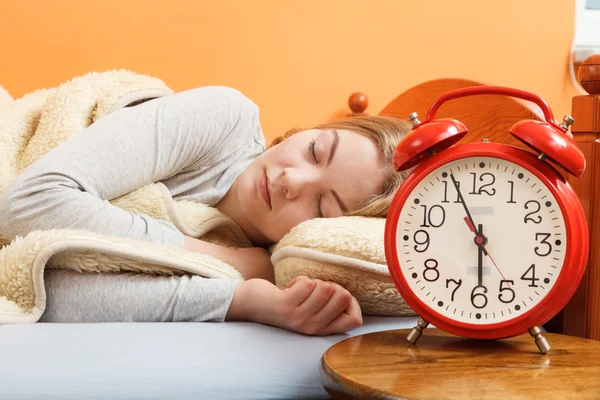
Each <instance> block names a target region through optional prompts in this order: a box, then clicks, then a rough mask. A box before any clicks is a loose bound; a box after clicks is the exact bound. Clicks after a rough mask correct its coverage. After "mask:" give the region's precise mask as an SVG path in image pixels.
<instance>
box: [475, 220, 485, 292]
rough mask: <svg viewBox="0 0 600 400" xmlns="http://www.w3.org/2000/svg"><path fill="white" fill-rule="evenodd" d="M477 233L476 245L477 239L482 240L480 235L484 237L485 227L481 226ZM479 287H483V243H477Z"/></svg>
mask: <svg viewBox="0 0 600 400" xmlns="http://www.w3.org/2000/svg"><path fill="white" fill-rule="evenodd" d="M477 233H478V235H477V237H476V238H475V243H477V242H478V240H477V239H479V238H481V236H480V235H483V225H481V224H479V231H478V232H477ZM477 286H483V241H482V244H479V243H477Z"/></svg>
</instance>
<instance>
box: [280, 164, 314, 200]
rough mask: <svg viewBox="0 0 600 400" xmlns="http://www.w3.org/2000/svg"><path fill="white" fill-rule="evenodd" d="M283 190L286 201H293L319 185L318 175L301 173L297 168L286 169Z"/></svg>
mask: <svg viewBox="0 0 600 400" xmlns="http://www.w3.org/2000/svg"><path fill="white" fill-rule="evenodd" d="M282 183H283V185H282V190H283V194H284V196H285V198H286V199H288V200H293V199H295V198H297V197H298V196H300V195H301V194H302V193H303V192H306V191H309V190H311V189H312V188H314V187H315V185H316V184H317V183H318V176H317V174H314V173H310V172H308V171H301V170H299V169H297V168H284V169H283V179H282Z"/></svg>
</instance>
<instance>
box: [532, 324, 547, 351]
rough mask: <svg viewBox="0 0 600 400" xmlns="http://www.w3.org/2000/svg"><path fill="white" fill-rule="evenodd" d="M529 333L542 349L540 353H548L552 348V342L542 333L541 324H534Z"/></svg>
mask: <svg viewBox="0 0 600 400" xmlns="http://www.w3.org/2000/svg"><path fill="white" fill-rule="evenodd" d="M529 334H530V335H531V336H533V338H534V339H535V344H536V345H537V347H538V349H539V350H540V353H542V354H546V353H547V352H548V351H549V350H550V349H551V347H550V343H548V340H547V339H546V338H545V337H544V336H543V335H542V330H541V329H540V327H539V326H534V327H533V328H531V329H529Z"/></svg>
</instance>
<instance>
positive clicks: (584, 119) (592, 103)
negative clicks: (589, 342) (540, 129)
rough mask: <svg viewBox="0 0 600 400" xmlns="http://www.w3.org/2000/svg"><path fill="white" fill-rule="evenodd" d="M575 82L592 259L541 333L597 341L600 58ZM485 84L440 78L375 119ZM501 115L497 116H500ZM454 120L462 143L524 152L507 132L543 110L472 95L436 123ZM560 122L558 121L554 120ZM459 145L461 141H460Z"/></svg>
mask: <svg viewBox="0 0 600 400" xmlns="http://www.w3.org/2000/svg"><path fill="white" fill-rule="evenodd" d="M578 80H579V82H580V83H581V85H582V86H583V88H584V89H585V90H587V92H588V93H589V95H587V96H576V97H574V98H573V103H572V112H571V115H572V117H573V118H574V119H575V123H574V124H573V125H572V127H571V132H572V133H573V135H574V139H575V141H576V142H577V144H578V145H579V146H580V148H581V150H582V151H583V152H584V154H585V157H586V160H587V169H586V172H585V174H584V176H583V177H582V178H581V179H578V178H575V177H573V176H569V178H568V180H569V183H570V184H571V186H572V187H573V188H574V189H575V191H576V192H577V194H578V196H579V199H580V200H581V203H582V205H583V208H584V210H585V213H586V217H587V221H588V225H589V230H590V231H589V233H590V254H589V259H588V265H587V268H586V272H585V275H584V277H583V279H582V281H581V284H580V285H579V288H578V289H577V292H576V293H575V295H574V296H573V298H572V299H571V301H570V302H569V304H567V306H566V307H565V308H564V309H563V310H562V311H561V312H560V313H559V314H558V315H557V316H556V317H554V318H553V319H552V320H551V321H549V322H548V323H547V324H546V325H545V328H546V329H548V330H549V331H550V332H556V333H564V334H568V335H574V336H580V337H587V338H591V339H596V340H600V55H595V56H591V57H589V58H588V59H586V60H585V61H584V63H583V64H581V66H580V68H579V71H578ZM479 85H484V84H483V83H480V82H476V81H471V80H466V79H438V80H432V81H428V82H425V83H422V84H419V85H417V86H414V87H412V88H410V89H408V90H407V91H405V92H404V93H402V94H400V95H399V96H398V97H396V98H395V99H394V100H392V101H391V102H390V103H389V104H388V105H387V106H386V107H385V108H384V109H383V110H382V111H381V112H380V113H379V115H389V116H394V117H397V118H400V119H404V120H406V119H407V117H408V115H409V114H410V113H412V112H417V113H418V114H419V116H421V119H424V117H425V115H426V114H427V110H428V109H429V106H430V105H431V103H432V102H433V101H434V100H435V99H436V98H437V97H438V96H439V95H441V94H443V93H445V92H448V91H450V90H454V89H459V88H465V87H470V86H479ZM348 104H349V106H350V109H351V113H350V114H349V115H366V114H367V112H366V108H367V105H368V99H367V97H366V95H364V94H363V93H354V94H352V96H350V98H349V100H348ZM499 110H501V112H499ZM447 117H450V118H456V119H458V120H460V121H461V122H463V123H464V124H465V125H466V126H467V127H468V128H469V134H468V135H467V136H466V137H465V138H464V139H463V140H462V142H474V141H481V140H482V139H484V138H487V139H489V140H490V141H492V142H497V143H505V144H510V145H514V146H517V147H521V148H526V149H528V148H527V147H525V146H524V145H523V144H522V143H521V142H519V141H518V140H517V139H515V138H513V136H512V135H510V134H509V133H508V131H509V128H510V127H511V126H512V125H513V124H514V123H515V122H517V121H520V120H523V119H541V117H542V114H541V110H540V109H539V108H538V107H537V106H536V105H535V104H533V103H528V102H523V101H520V100H517V99H514V98H511V97H506V96H471V97H464V98H460V99H455V100H451V101H449V102H448V103H445V104H444V105H442V107H441V108H440V109H439V111H438V112H437V114H436V118H447ZM559 117H560V119H559V122H560V121H561V120H562V116H558V115H557V116H556V118H557V119H558V118H559ZM459 143H460V142H459Z"/></svg>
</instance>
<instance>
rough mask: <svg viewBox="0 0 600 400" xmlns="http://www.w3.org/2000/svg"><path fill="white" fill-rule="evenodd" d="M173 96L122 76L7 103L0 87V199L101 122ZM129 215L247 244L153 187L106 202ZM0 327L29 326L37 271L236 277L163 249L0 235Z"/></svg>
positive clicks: (67, 237) (41, 292)
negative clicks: (26, 173)
mask: <svg viewBox="0 0 600 400" xmlns="http://www.w3.org/2000/svg"><path fill="white" fill-rule="evenodd" d="M170 93H172V90H171V89H169V88H168V87H167V86H166V85H165V84H164V83H163V82H162V81H161V80H159V79H156V78H152V77H148V76H145V75H139V74H134V73H131V72H129V71H109V72H104V73H91V74H88V75H85V76H82V77H80V78H76V79H73V80H71V81H69V82H66V83H64V84H62V85H60V86H59V87H57V88H53V89H45V90H38V91H36V92H33V93H31V94H28V95H26V96H24V97H23V98H21V99H18V100H13V99H12V98H11V97H10V95H9V94H8V93H7V92H6V90H4V89H3V88H2V87H0V193H2V192H3V191H4V190H5V189H6V187H7V186H8V185H9V183H10V182H11V181H12V180H13V179H14V178H15V177H16V176H17V175H18V174H19V173H20V171H22V170H23V169H24V168H26V167H27V166H28V165H30V164H31V163H33V162H34V161H35V160H37V159H38V158H39V157H41V156H42V155H44V154H45V153H47V152H48V151H50V150H51V149H53V148H54V147H56V146H58V145H59V144H60V143H62V142H63V141H65V140H67V139H68V138H69V137H71V136H72V135H74V134H76V133H78V132H80V131H82V130H83V129H84V128H86V127H87V126H89V125H90V124H91V123H93V122H94V121H96V120H98V119H99V118H101V117H102V116H104V115H106V114H108V113H110V112H113V111H115V110H118V109H120V108H122V107H124V106H126V105H128V104H131V103H133V102H136V101H140V100H144V99H149V98H156V97H160V96H164V95H167V94H170ZM111 203H112V204H114V205H116V206H118V207H120V208H123V209H126V210H129V211H133V212H136V213H144V214H147V215H149V216H151V217H154V218H157V219H162V220H166V221H169V222H171V223H173V224H174V225H175V226H176V227H177V228H178V229H179V230H180V231H181V232H183V233H184V234H186V235H188V236H193V237H202V239H203V240H207V241H211V242H214V243H219V244H222V245H227V246H235V247H248V246H251V242H250V241H249V240H248V238H247V237H246V235H245V234H244V233H243V231H242V230H241V229H240V228H239V227H238V226H237V224H235V223H234V222H233V221H232V220H230V219H229V218H227V217H226V216H224V215H223V214H221V213H220V212H219V211H217V210H216V209H214V208H212V207H208V206H206V205H203V204H200V203H195V202H191V201H175V200H174V199H173V198H172V197H171V195H170V193H169V191H168V189H167V188H166V187H165V186H164V185H163V184H161V183H155V184H151V185H148V186H145V187H143V188H140V189H138V190H135V191H133V192H131V193H129V194H127V195H125V196H122V197H119V198H117V199H114V200H112V201H111ZM2 222H3V221H0V323H20V322H36V321H37V320H38V319H39V318H40V317H41V315H42V314H43V312H44V310H45V307H46V292H45V288H44V273H43V272H44V268H69V269H74V270H77V271H97V272H101V271H119V270H120V271H138V272H147V273H154V274H163V275H172V274H179V275H181V274H183V273H186V272H187V273H192V274H198V275H201V276H204V277H208V278H234V279H243V278H242V276H241V274H240V273H239V272H238V271H237V270H236V269H235V268H233V267H232V266H230V265H228V264H226V263H223V262H221V261H220V260H217V259H215V258H213V257H210V256H207V255H202V254H197V253H192V252H188V251H185V250H183V249H179V248H175V247H173V246H168V245H160V244H154V243H148V242H143V241H138V240H130V239H125V238H120V237H115V236H107V235H100V234H95V233H93V232H89V231H83V230H69V229H61V230H53V231H33V232H31V233H29V234H28V235H26V236H25V237H17V238H16V239H15V240H13V241H12V242H11V243H8V241H7V240H6V239H5V238H3V237H2V236H1V234H2V229H1V227H2Z"/></svg>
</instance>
